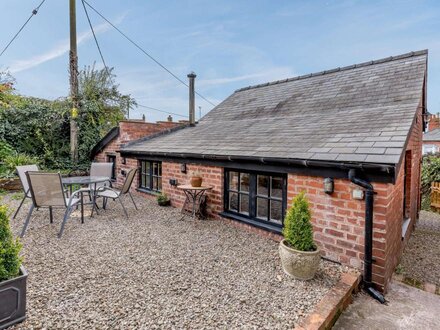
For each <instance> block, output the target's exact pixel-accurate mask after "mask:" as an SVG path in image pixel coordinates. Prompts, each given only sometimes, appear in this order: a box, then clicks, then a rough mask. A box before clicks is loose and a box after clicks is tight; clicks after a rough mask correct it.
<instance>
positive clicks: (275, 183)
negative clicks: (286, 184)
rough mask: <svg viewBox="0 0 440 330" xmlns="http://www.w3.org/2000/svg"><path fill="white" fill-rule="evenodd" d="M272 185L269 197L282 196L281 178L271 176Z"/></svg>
mask: <svg viewBox="0 0 440 330" xmlns="http://www.w3.org/2000/svg"><path fill="white" fill-rule="evenodd" d="M271 178H272V187H271V190H270V196H271V197H277V198H282V197H283V178H280V177H276V176H273V177H271Z"/></svg>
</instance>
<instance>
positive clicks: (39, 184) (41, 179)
mask: <svg viewBox="0 0 440 330" xmlns="http://www.w3.org/2000/svg"><path fill="white" fill-rule="evenodd" d="M26 176H27V179H28V182H29V188H30V191H31V195H32V201H33V203H34V206H35V207H47V206H64V207H65V206H66V199H65V196H64V189H63V183H62V181H61V175H60V174H59V173H43V172H26Z"/></svg>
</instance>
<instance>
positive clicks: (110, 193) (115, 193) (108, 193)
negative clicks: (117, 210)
mask: <svg viewBox="0 0 440 330" xmlns="http://www.w3.org/2000/svg"><path fill="white" fill-rule="evenodd" d="M136 172H137V168H133V169H131V170H130V171H129V172H128V173H127V177H126V178H125V182H124V184H123V185H122V188H121V190H120V191H119V190H115V189H113V188H110V187H101V188H100V189H98V190H97V191H96V195H95V197H102V198H103V199H104V205H105V203H106V200H107V198H111V199H114V200H116V199H117V200H119V203H120V204H121V206H122V209H123V210H124V213H125V216H126V217H127V219H128V213H127V210H126V209H125V206H124V203H123V202H122V198H123V197H124V196H126V195H128V196H130V198H131V201H132V202H133V205H134V207H135V208H136V210H137V209H138V208H137V206H136V203H135V202H134V199H133V196H132V195H131V193H130V187H131V184H132V183H133V180H134V177H135V175H136ZM92 214H93V209H92Z"/></svg>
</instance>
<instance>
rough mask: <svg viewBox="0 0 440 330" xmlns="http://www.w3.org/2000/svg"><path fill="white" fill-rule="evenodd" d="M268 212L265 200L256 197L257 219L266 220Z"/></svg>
mask: <svg viewBox="0 0 440 330" xmlns="http://www.w3.org/2000/svg"><path fill="white" fill-rule="evenodd" d="M268 211H269V210H268V209H267V199H266V198H259V197H257V218H261V219H264V220H267V216H268Z"/></svg>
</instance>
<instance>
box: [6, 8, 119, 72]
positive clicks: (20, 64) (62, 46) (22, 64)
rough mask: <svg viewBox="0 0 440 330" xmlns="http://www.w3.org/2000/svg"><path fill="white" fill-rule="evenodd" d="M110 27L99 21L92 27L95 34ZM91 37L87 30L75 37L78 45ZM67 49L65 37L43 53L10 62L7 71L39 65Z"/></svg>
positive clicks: (68, 43)
mask: <svg viewBox="0 0 440 330" xmlns="http://www.w3.org/2000/svg"><path fill="white" fill-rule="evenodd" d="M125 16H126V14H123V15H121V16H120V17H119V18H118V19H116V24H119V23H120V22H122V20H123V19H124V17H125ZM110 28H111V26H110V25H109V24H108V23H101V24H99V25H96V26H94V27H93V29H94V30H95V34H101V33H104V32H107V31H108V30H110ZM91 38H93V34H92V31H90V30H89V31H85V32H82V33H80V34H79V35H78V37H77V44H78V45H80V44H82V43H84V42H85V41H87V40H90V39H91ZM69 50H70V41H69V40H68V39H65V40H63V41H62V42H61V43H59V44H58V45H57V46H55V47H53V48H52V49H50V50H49V51H47V52H45V53H43V54H40V55H35V56H32V57H30V58H27V59H24V60H17V61H14V62H12V63H11V65H10V66H9V72H11V73H17V72H20V71H25V70H29V69H31V68H34V67H36V66H39V65H40V64H43V63H45V62H48V61H51V60H53V59H55V58H58V57H60V56H63V55H64V54H66V53H68V52H69Z"/></svg>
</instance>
